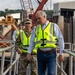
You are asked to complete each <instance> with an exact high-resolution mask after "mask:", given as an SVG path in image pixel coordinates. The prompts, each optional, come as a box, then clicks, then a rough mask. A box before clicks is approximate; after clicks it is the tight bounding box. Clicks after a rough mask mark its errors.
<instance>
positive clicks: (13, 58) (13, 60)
mask: <svg viewBox="0 0 75 75" xmlns="http://www.w3.org/2000/svg"><path fill="white" fill-rule="evenodd" d="M0 42H2V41H0ZM8 42H10V43H11V46H9V47H6V48H0V54H1V55H0V56H1V72H0V75H6V74H7V73H8V75H12V72H13V75H16V74H18V62H19V61H18V60H19V57H20V56H19V55H18V54H17V52H16V51H15V43H14V42H13V41H8ZM66 44H67V45H69V47H68V48H65V50H64V53H66V54H68V57H69V68H68V69H69V75H75V73H73V58H74V57H75V53H74V46H75V44H73V45H71V43H65V45H66ZM6 51H8V52H10V56H9V60H7V59H6V57H7V56H6ZM17 55H18V56H17ZM5 60H7V61H9V64H8V66H7V68H6V69H5V66H4V65H5ZM56 64H57V65H56V66H57V67H58V68H59V69H60V71H61V74H60V75H68V74H67V73H66V72H65V70H64V63H63V62H61V65H59V63H58V62H57V63H56ZM58 68H56V70H58ZM74 70H75V69H74ZM57 72H58V71H56V75H58V73H57Z"/></svg>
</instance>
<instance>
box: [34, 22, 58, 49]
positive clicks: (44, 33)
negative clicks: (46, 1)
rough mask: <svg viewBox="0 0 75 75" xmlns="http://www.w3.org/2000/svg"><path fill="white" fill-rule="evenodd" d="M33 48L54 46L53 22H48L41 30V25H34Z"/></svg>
mask: <svg viewBox="0 0 75 75" xmlns="http://www.w3.org/2000/svg"><path fill="white" fill-rule="evenodd" d="M34 42H35V48H44V47H45V48H56V47H57V38H56V36H54V24H53V23H51V22H50V23H49V24H48V25H47V27H46V28H45V29H44V30H43V29H42V26H41V25H38V26H37V27H36V35H35V39H34Z"/></svg>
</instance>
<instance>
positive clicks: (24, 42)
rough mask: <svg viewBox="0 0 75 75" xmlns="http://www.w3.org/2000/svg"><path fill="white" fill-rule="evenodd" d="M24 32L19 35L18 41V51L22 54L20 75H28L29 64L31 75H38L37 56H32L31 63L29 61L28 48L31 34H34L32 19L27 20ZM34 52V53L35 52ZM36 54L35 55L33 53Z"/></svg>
mask: <svg viewBox="0 0 75 75" xmlns="http://www.w3.org/2000/svg"><path fill="white" fill-rule="evenodd" d="M24 26H25V28H24V30H23V31H21V32H20V33H19V37H18V38H17V40H16V44H17V51H18V53H19V54H20V62H19V63H20V65H19V74H18V75H26V69H27V66H28V64H30V66H31V75H37V68H36V66H37V65H36V55H32V59H31V61H28V60H27V57H26V56H27V52H28V50H27V48H28V46H29V44H30V38H31V32H32V21H31V19H28V18H27V19H26V20H25V21H24ZM33 52H34V51H33ZM33 54H34V53H33Z"/></svg>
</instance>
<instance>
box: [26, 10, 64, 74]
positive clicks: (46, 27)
mask: <svg viewBox="0 0 75 75" xmlns="http://www.w3.org/2000/svg"><path fill="white" fill-rule="evenodd" d="M36 20H37V22H38V24H39V25H37V26H36V28H35V29H34V30H33V31H32V36H31V40H30V45H29V47H28V54H27V59H28V60H29V61H30V60H31V52H32V50H33V48H34V47H36V48H37V61H38V75H45V72H46V71H47V75H56V74H55V69H56V48H57V47H59V50H60V55H59V61H60V62H62V61H64V56H63V50H64V40H63V36H62V33H61V31H60V29H59V27H58V25H57V24H55V23H52V22H49V21H48V20H47V15H46V13H45V12H44V11H41V10H40V11H37V13H36ZM46 69H47V70H46Z"/></svg>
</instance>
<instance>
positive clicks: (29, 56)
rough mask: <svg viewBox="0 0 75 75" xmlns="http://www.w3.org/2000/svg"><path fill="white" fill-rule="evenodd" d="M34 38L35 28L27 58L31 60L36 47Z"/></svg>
mask: <svg viewBox="0 0 75 75" xmlns="http://www.w3.org/2000/svg"><path fill="white" fill-rule="evenodd" d="M34 38H35V29H33V31H32V35H31V39H30V45H29V47H28V54H27V59H28V60H29V61H30V60H31V52H32V50H33V49H34V47H35V43H34Z"/></svg>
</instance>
